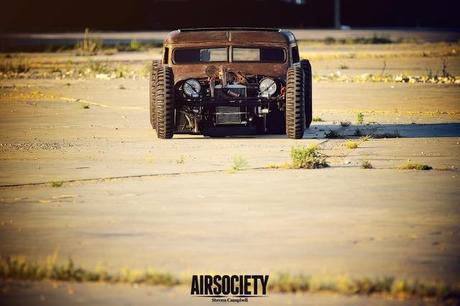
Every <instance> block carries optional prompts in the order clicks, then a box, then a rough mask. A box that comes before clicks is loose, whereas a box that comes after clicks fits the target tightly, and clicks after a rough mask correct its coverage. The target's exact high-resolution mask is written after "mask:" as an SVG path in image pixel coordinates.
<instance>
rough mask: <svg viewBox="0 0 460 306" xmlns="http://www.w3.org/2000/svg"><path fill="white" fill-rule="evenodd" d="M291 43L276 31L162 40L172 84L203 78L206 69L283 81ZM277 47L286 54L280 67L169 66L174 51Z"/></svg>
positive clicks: (180, 34) (188, 33)
mask: <svg viewBox="0 0 460 306" xmlns="http://www.w3.org/2000/svg"><path fill="white" fill-rule="evenodd" d="M293 43H294V44H295V41H289V39H288V38H287V37H286V36H285V35H283V34H282V33H281V32H278V31H263V30H261V31H244V30H218V31H213V30H209V31H184V32H182V31H180V30H177V31H173V32H170V33H169V34H168V35H167V36H166V38H165V40H164V47H165V48H168V50H169V53H170V54H169V59H170V62H169V63H168V65H169V66H170V67H172V69H173V73H174V80H175V82H179V81H181V80H184V79H188V78H205V77H206V73H205V70H206V67H208V66H210V65H214V66H216V67H217V68H219V69H221V68H224V69H229V70H232V71H240V72H242V73H244V74H259V75H266V76H271V77H280V78H284V77H285V76H286V71H287V69H288V67H289V66H290V65H291V52H290V47H291V45H292V44H293ZM233 46H235V47H262V46H264V47H279V48H284V49H285V51H286V55H287V58H286V61H285V62H284V63H252V62H245V63H241V62H240V63H236V62H234V63H232V62H225V63H194V64H175V63H173V62H172V60H171V59H172V58H173V52H174V49H175V48H185V47H189V48H197V47H200V48H201V47H202V48H208V47H233Z"/></svg>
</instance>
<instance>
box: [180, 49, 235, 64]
mask: <svg viewBox="0 0 460 306" xmlns="http://www.w3.org/2000/svg"><path fill="white" fill-rule="evenodd" d="M174 62H175V63H176V64H185V63H200V62H203V63H208V62H228V54H227V48H207V49H176V50H175V51H174Z"/></svg>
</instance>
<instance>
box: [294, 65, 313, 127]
mask: <svg viewBox="0 0 460 306" xmlns="http://www.w3.org/2000/svg"><path fill="white" fill-rule="evenodd" d="M297 65H298V66H300V67H301V68H302V69H303V72H304V74H305V80H304V92H305V128H307V129H308V128H309V127H310V125H311V122H312V119H313V105H312V104H313V103H312V88H313V86H312V72H311V64H310V61H309V60H306V59H303V60H301V61H300V62H299V63H298V64H297Z"/></svg>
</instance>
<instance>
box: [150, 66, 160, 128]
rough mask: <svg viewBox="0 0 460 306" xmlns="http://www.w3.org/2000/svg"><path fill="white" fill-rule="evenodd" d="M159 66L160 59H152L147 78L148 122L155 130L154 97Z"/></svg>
mask: <svg viewBox="0 0 460 306" xmlns="http://www.w3.org/2000/svg"><path fill="white" fill-rule="evenodd" d="M159 66H160V61H153V62H152V67H151V70H150V78H149V101H150V103H149V110H150V124H151V125H152V128H153V129H154V130H156V128H157V118H156V107H155V97H156V92H157V82H158V78H157V70H158V67H159Z"/></svg>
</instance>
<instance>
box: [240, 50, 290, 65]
mask: <svg viewBox="0 0 460 306" xmlns="http://www.w3.org/2000/svg"><path fill="white" fill-rule="evenodd" d="M285 59H286V56H285V52H284V49H282V48H236V47H234V48H233V61H234V62H262V63H282V62H284V61H285Z"/></svg>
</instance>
